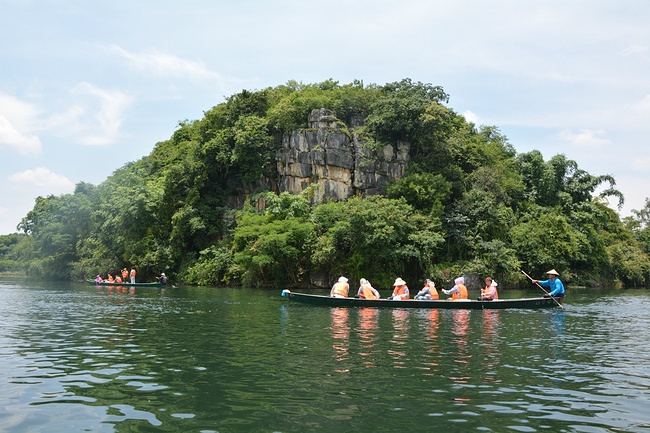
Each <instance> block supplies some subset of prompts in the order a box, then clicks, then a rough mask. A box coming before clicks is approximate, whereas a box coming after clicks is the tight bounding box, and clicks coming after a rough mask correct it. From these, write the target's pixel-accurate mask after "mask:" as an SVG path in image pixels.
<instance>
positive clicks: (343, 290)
mask: <svg viewBox="0 0 650 433" xmlns="http://www.w3.org/2000/svg"><path fill="white" fill-rule="evenodd" d="M349 288H350V286H349V285H348V283H341V282H340V281H339V282H337V283H336V284H334V288H333V289H332V295H341V296H344V297H346V298H347V297H348V289H349Z"/></svg>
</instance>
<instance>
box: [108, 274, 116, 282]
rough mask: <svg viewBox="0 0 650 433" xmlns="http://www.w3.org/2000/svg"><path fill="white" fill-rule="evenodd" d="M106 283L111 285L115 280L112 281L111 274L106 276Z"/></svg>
mask: <svg viewBox="0 0 650 433" xmlns="http://www.w3.org/2000/svg"><path fill="white" fill-rule="evenodd" d="M108 282H109V283H113V282H115V280H114V279H113V276H112V275H111V274H108Z"/></svg>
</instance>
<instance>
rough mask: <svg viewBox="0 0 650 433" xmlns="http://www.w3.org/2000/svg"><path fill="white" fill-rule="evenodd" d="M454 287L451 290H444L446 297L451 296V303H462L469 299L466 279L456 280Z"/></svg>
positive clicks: (459, 278)
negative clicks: (461, 301) (463, 300)
mask: <svg viewBox="0 0 650 433" xmlns="http://www.w3.org/2000/svg"><path fill="white" fill-rule="evenodd" d="M454 284H455V285H454V287H452V288H451V289H449V290H445V289H442V291H443V292H444V294H445V295H451V299H448V301H449V300H451V301H460V300H461V299H467V287H465V278H463V277H458V278H456V279H455V280H454Z"/></svg>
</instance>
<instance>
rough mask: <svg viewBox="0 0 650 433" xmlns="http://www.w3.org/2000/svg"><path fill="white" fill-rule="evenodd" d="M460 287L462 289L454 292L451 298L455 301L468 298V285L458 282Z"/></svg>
mask: <svg viewBox="0 0 650 433" xmlns="http://www.w3.org/2000/svg"><path fill="white" fill-rule="evenodd" d="M458 288H459V289H460V290H459V291H458V292H454V293H452V294H451V299H452V300H453V301H457V300H459V299H467V287H465V285H464V284H458Z"/></svg>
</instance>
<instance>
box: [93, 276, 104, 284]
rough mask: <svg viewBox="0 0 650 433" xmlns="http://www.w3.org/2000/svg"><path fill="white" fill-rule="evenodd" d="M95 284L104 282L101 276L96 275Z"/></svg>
mask: <svg viewBox="0 0 650 433" xmlns="http://www.w3.org/2000/svg"><path fill="white" fill-rule="evenodd" d="M95 282H96V283H102V282H104V280H103V279H102V276H101V275H97V276H96V277H95Z"/></svg>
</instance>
